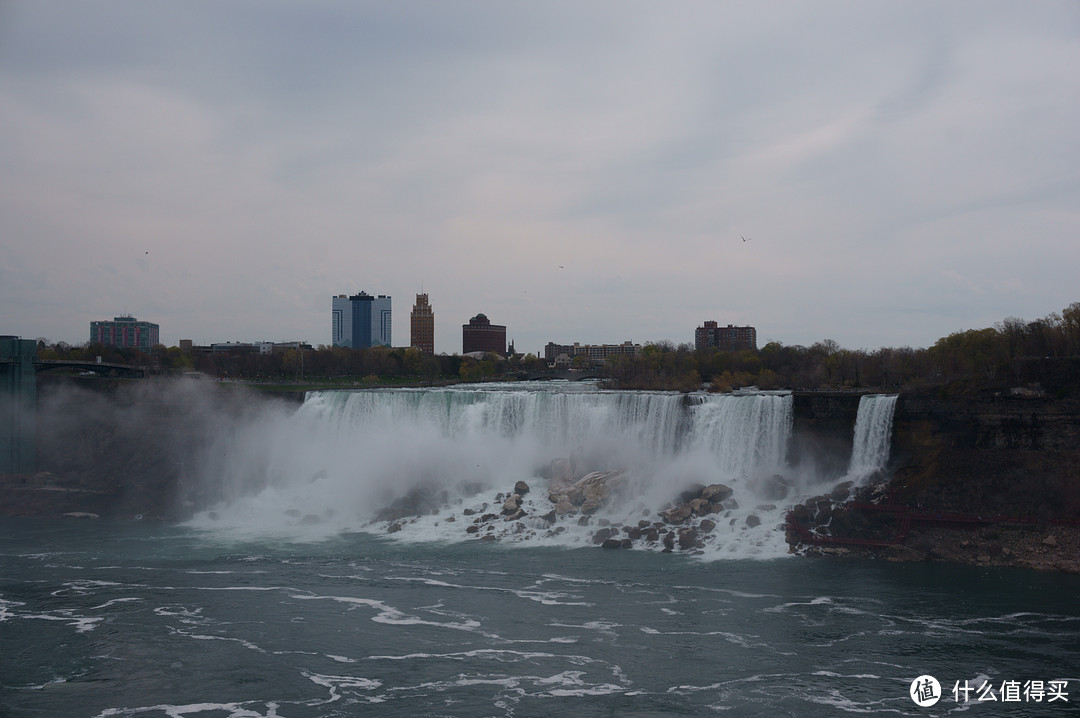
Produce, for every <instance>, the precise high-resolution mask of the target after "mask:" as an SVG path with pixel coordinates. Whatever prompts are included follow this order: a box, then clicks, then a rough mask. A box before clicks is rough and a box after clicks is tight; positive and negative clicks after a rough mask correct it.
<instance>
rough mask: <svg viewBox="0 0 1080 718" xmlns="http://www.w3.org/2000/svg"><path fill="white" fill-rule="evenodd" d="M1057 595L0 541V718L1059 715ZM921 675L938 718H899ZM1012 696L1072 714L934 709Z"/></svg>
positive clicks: (422, 553)
mask: <svg viewBox="0 0 1080 718" xmlns="http://www.w3.org/2000/svg"><path fill="white" fill-rule="evenodd" d="M1078 594H1080V577H1077V576H1067V575H1060V574H1051V573H1040V572H1033V571H1026V570H1006V569H985V568H974V567H966V566H950V565H942V564H890V563H886V562H841V561H830V560H821V559H806V558H793V557H787V558H774V559H760V560H752V559H737V560H736V559H733V560H727V561H724V560H721V561H710V562H705V561H703V560H701V559H700V558H696V557H693V556H688V555H681V554H661V553H656V552H650V551H639V550H631V551H604V550H602V549H599V548H593V547H589V548H585V547H582V548H567V547H552V546H537V545H529V544H514V545H509V544H505V543H500V542H479V541H464V542H458V543H445V542H431V541H428V542H416V541H413V542H408V541H405V540H393V539H392V538H384V537H381V536H373V535H369V534H363V533H344V534H341V535H338V536H335V537H332V538H329V539H327V540H324V541H320V542H289V541H284V540H266V541H259V542H241V541H237V540H228V539H224V538H222V537H220V536H216V535H214V534H211V533H206V532H201V531H198V530H195V529H193V528H189V527H178V526H166V525H153V524H146V523H142V522H133V523H106V522H77V521H67V522H61V521H37V520H26V519H2V520H0V715H4V716H151V717H157V716H185V717H186V716H199V717H201V718H205V717H215V718H216V717H219V716H235V717H237V718H240V717H245V718H247V717H254V716H288V717H297V718H299V717H302V716H356V715H377V716H541V715H572V716H698V715H709V714H713V713H720V714H726V715H736V716H741V715H747V716H756V715H768V716H835V715H840V714H848V713H873V714H878V713H885V714H894V715H945V714H951V713H966V712H967V711H968V710H971V711H973V713H972V715H1009V716H1042V715H1067V714H1069V713H1070V712H1075V710H1074V706H1075V705H1076V704H1077V702H1078V701H1080V601H1077V595H1078ZM923 674H930V675H933V676H935V677H936V678H937V679H938V680H939V681H940V683H941V685H942V687H943V690H944V691H945V693H946V695H945V697H944V698H943V699H942V700H941V701H940V702H939V703H938V704H937V705H936V706H934V707H930V708H920V707H919V706H917V705H916V704H915V703H914V702H913V701H912V700H911V698H909V696H908V689H909V686H910V684H911V682H912V680H913V679H915V678H916V677H917V676H920V675H923ZM1033 680H1041V681H1044V682H1049V681H1051V680H1064V681H1067V684H1066V688H1065V690H1066V692H1067V697H1068V702H1065V701H1063V700H1060V699H1059V700H1057V701H1054V702H1053V703H1051V702H1048V700H1047V698H1044V700H1043V701H1042V702H1040V703H1036V702H1034V701H1033V700H1030V699H1029V700H1026V701H1025V700H1020V701H1013V702H1007V703H1006V702H1001V701H1000V700H999V701H997V702H993V703H991V702H989V701H976V698H977V694H976V693H974V692H973V693H972V694H971V695H970V698H971V701H970V702H968V703H962V702H960V703H958V702H957V701H956V700H954V698H953V695H952V688H953V686H954V684H955V683H956V682H957V681H959V682H961V683H962V682H963V681H968V682H969V683H970V684H971V685H973V686H975V687H977V686H979V685H982V684H983V683H989V684H990V685H992V686H993V688H994V691H995V693H997V692H998V690H999V686H1000V684H1001V683H1002V682H1004V681H1019V682H1021V683H1023V682H1025V681H1033ZM999 697H1004V696H1000V695H999Z"/></svg>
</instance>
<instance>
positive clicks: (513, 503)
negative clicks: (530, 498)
mask: <svg viewBox="0 0 1080 718" xmlns="http://www.w3.org/2000/svg"><path fill="white" fill-rule="evenodd" d="M520 510H521V496H519V495H518V494H510V498H508V499H507V500H506V501H504V502H503V507H502V512H503V514H513V513H517V512H518V511H520Z"/></svg>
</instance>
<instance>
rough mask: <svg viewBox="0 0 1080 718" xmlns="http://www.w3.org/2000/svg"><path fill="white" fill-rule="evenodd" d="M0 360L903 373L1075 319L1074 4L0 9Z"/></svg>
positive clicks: (1077, 82)
mask: <svg viewBox="0 0 1080 718" xmlns="http://www.w3.org/2000/svg"><path fill="white" fill-rule="evenodd" d="M0 137H2V138H3V139H2V140H0V334H14V335H19V336H22V337H24V338H39V337H40V338H44V339H46V340H47V341H49V342H55V341H66V342H68V343H70V344H82V343H84V342H86V341H87V340H88V339H89V327H90V322H91V321H94V320H102V319H111V318H113V317H114V316H119V315H123V314H131V315H134V316H136V317H137V318H138V319H140V320H146V321H151V322H155V323H157V324H159V325H160V327H161V341H162V342H163V343H164V344H167V345H170V346H171V345H176V344H177V343H178V342H179V340H180V339H192V340H193V341H195V343H196V344H208V343H211V342H223V341H296V340H303V341H307V342H310V343H312V344H313V345H319V344H329V343H330V342H331V335H330V332H331V312H330V310H331V298H332V297H333V296H334V295H338V294H345V293H347V294H355V293H357V292H360V291H366V292H368V293H369V294H388V295H391V296H392V297H393V316H394V320H393V321H394V329H393V337H394V344H395V345H397V346H407V345H408V344H409V340H410V337H409V311H410V309H411V307H412V305H413V303H414V301H415V295H416V294H417V293H418V292H421V291H423V292H426V293H428V295H429V296H430V300H431V304H432V307H433V309H434V312H435V325H436V329H435V348H436V351H437V352H446V353H456V352H460V351H461V325H462V324H465V323H467V322H468V320H469V318H470V317H472V316H474V315H476V314H478V313H481V312H482V313H484V314H486V315H487V316H488V317H489V318H490V319H491V321H492V322H493V323H495V324H505V325H506V326H507V338H508V339H510V340H513V341H514V342H515V344H516V348H517V349H518V351H523V352H534V353H535V352H538V351H542V348H543V346H544V344H546V343H547V342H549V341H554V342H557V343H572V342H575V341H576V342H581V343H583V344H601V343H621V342H624V341H626V340H632V341H634V342H636V343H644V342H648V341H670V342H673V343H675V344H679V343H683V342H688V343H692V342H693V336H694V328H695V327H697V326H699V325H701V324H702V323H703V322H704V321H706V320H713V321H717V322H719V323H720V324H722V325H726V324H735V325H752V326H754V327H756V328H757V336H758V343H759V346H760V345H764V343H766V342H768V341H778V342H781V343H783V344H785V345H793V344H803V345H810V344H813V343H814V342H817V341H820V340H824V339H832V340H835V341H836V342H838V343H839V344H840V345H841V346H843V347H846V348H850V349H860V348H862V349H868V350H872V349H876V348H879V347H886V346H890V347H900V346H912V347H925V346H930V345H932V344H933V343H934V342H935V341H936V340H937V339H938V338H939V337H942V336H945V335H948V334H950V333H952V332H957V331H963V330H966V329H979V328H984V327H988V326H993V325H994V324H995V323H997V322H1000V321H1002V320H1003V319H1005V318H1007V317H1019V318H1022V319H1026V320H1033V319H1038V318H1042V317H1045V316H1047V315H1049V314H1050V313H1052V312H1060V311H1061V310H1062V309H1064V308H1065V307H1066V306H1068V305H1069V304H1071V303H1073V302H1076V301H1080V3H1077V2H1075V0H1064V1H1062V2H1053V1H1050V0H1037V1H1033V2H1021V1H1019V0H1017V1H1010V2H994V1H992V0H989V1H988V0H977V1H956V2H947V3H943V2H938V1H937V0H933V1H926V0H911V1H906V2H863V1H861V0H857V1H852V2H826V1H819V2H806V1H799V2H783V1H779V0H778V1H773V2H768V3H747V2H741V1H740V2H725V1H723V0H710V1H708V2H685V1H679V0H674V1H673V2H663V3H661V2H634V1H633V0H619V1H617V2H615V1H612V2H589V1H585V2H582V1H580V0H575V1H574V2H560V1H559V0H555V1H553V2H543V3H524V2H496V1H495V0H491V1H486V2H474V1H471V0H459V1H453V2H450V1H444V0H440V1H438V2H425V1H422V0H417V1H415V2H399V1H396V0H395V1H391V2H323V1H319V0H314V1H307V2H279V1H277V0H250V1H247V0H244V1H241V0H221V1H220V2H212V3H211V2H154V3H148V2H144V1H142V0H117V1H108V2H106V1H96V0H80V1H78V2H75V1H65V0H55V1H52V2H40V1H39V0H0Z"/></svg>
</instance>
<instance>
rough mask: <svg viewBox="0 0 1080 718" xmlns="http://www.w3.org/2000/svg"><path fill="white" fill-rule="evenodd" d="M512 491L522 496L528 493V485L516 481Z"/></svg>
mask: <svg viewBox="0 0 1080 718" xmlns="http://www.w3.org/2000/svg"><path fill="white" fill-rule="evenodd" d="M514 493H515V494H517V495H518V496H524V495H525V494H527V493H529V485H528V484H526V483H525V482H524V481H519V482H517V483H516V484H514Z"/></svg>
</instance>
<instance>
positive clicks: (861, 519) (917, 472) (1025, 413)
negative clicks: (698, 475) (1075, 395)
mask: <svg viewBox="0 0 1080 718" xmlns="http://www.w3.org/2000/svg"><path fill="white" fill-rule="evenodd" d="M818 405H819V406H818V408H817V411H816V412H815V411H811V412H809V413H810V418H809V426H810V427H813V426H814V425H815V420H816V418H817V416H816V415H817V414H821V415H822V416H823V417H824V418H826V420H827V417H828V416H829V414H830V410H829V408H828V404H827V403H826V404H823V403H822V402H820V401H819V402H818ZM832 411H833V412H835V413H836V414H838V415H839V414H841V413H842V409H841V408H834V409H833V410H832ZM797 421H798V420H797ZM891 457H892V458H891V462H890V467H889V472H888V475H887V476H882V477H879V478H880V479H881V480H880V481H879V482H876V483H874V484H873V485H871V486H867V487H865V488H864V489H862V490H861V491H859V492H858V493H857V495H856V497H855V500H854V502H853V503H850V504H848V503H846V502H841V501H835V500H831V499H830V497H827V496H822V497H818V498H817V499H816V500H815V501H813V502H807V505H800V506H797V507H795V509H794V510H793V511H791V512H790V513H789V515H788V533H787V538H788V543H789V544H791V546H792V550H794V551H802V552H804V553H807V554H809V555H833V556H854V557H869V556H878V557H880V558H884V559H887V560H892V561H923V560H936V561H950V562H959V563H970V564H976V565H982V566H1023V567H1029V568H1039V569H1048V570H1059V571H1069V572H1073V573H1080V402H1076V401H1074V400H1066V399H1058V400H1054V399H1047V398H1044V397H1037V396H1031V395H1025V394H1024V393H1020V394H1019V395H995V396H988V397H981V398H959V399H958V398H952V399H942V398H937V397H931V396H901V397H900V400H899V401H898V403H897V407H896V414H895V416H894V419H893V441H892V453H891Z"/></svg>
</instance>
